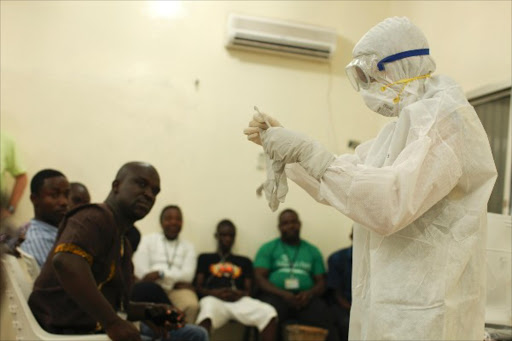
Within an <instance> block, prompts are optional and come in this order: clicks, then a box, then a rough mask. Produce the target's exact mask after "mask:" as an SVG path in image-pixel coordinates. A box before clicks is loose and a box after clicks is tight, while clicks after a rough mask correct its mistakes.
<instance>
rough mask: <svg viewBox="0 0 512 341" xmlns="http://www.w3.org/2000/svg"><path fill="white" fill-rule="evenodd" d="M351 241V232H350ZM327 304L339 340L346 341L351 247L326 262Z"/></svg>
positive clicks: (350, 283)
mask: <svg viewBox="0 0 512 341" xmlns="http://www.w3.org/2000/svg"><path fill="white" fill-rule="evenodd" d="M350 240H352V232H350ZM327 264H328V271H327V293H326V298H327V304H329V308H330V309H331V314H332V315H333V316H334V323H335V326H336V328H338V335H339V336H340V340H341V341H344V340H348V326H349V321H350V307H351V304H352V245H351V246H350V247H347V248H345V249H341V250H338V251H336V252H334V253H333V254H331V255H330V256H329V258H328V261H327Z"/></svg>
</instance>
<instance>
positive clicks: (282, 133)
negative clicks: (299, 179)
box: [261, 127, 334, 180]
mask: <svg viewBox="0 0 512 341" xmlns="http://www.w3.org/2000/svg"><path fill="white" fill-rule="evenodd" d="M261 140H262V143H263V150H264V151H265V153H267V155H268V156H269V157H270V159H272V160H273V161H274V164H275V165H274V169H275V168H276V167H277V168H280V167H282V168H283V169H284V164H287V163H295V162H298V163H299V164H300V165H301V166H302V167H303V168H304V169H305V170H306V172H308V174H309V175H311V176H312V177H314V178H315V179H317V180H320V179H321V178H322V176H323V175H324V173H325V170H326V169H327V167H328V166H329V165H330V164H331V163H332V162H333V161H334V156H333V155H332V154H331V153H330V152H329V151H328V150H327V149H325V147H324V146H322V145H321V144H320V143H318V142H317V141H315V140H313V139H311V138H309V137H307V136H305V135H303V134H301V133H298V132H295V131H292V130H289V129H286V128H273V127H272V128H268V129H267V130H264V131H262V132H261ZM276 161H279V162H278V163H276Z"/></svg>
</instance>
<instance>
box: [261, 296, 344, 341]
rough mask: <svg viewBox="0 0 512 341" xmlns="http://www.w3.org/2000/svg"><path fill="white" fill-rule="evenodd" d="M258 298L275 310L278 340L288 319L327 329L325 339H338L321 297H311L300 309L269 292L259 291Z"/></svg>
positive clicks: (329, 340) (328, 340) (335, 340)
mask: <svg viewBox="0 0 512 341" xmlns="http://www.w3.org/2000/svg"><path fill="white" fill-rule="evenodd" d="M258 299H260V300H261V301H263V302H267V303H268V304H270V305H272V306H273V307H274V308H275V309H276V311H277V316H278V319H279V327H278V328H277V329H278V340H283V339H284V338H283V336H282V335H281V331H282V329H283V326H284V325H286V324H288V323H289V322H290V320H292V321H296V322H297V323H299V324H304V325H308V326H314V327H320V328H324V329H327V330H328V331H329V334H328V336H327V339H326V340H327V341H338V340H339V337H338V332H337V330H336V328H335V327H334V323H333V322H334V321H333V320H332V316H331V314H329V307H328V306H327V304H326V303H325V301H324V300H323V299H322V298H320V297H313V298H312V299H311V301H310V302H309V304H308V305H307V306H305V307H304V308H302V309H295V308H293V307H290V306H289V305H288V304H287V303H286V301H285V300H284V299H282V298H281V297H279V296H277V295H273V294H269V293H260V295H259V296H258Z"/></svg>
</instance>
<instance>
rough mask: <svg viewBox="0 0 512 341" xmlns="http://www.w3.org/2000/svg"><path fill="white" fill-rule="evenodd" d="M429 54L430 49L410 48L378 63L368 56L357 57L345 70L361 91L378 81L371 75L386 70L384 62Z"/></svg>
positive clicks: (351, 81) (353, 83) (356, 87)
mask: <svg viewBox="0 0 512 341" xmlns="http://www.w3.org/2000/svg"><path fill="white" fill-rule="evenodd" d="M428 54H429V49H418V50H409V51H404V52H400V53H397V54H394V55H391V56H388V57H386V58H383V59H381V60H380V61H379V62H377V63H375V60H373V62H372V61H371V60H370V59H368V58H356V59H354V60H352V61H351V62H350V63H349V64H348V65H347V66H346V67H345V72H346V73H347V77H348V79H349V81H350V84H352V86H353V87H354V89H355V90H356V91H359V90H360V89H365V90H366V89H368V88H369V87H370V84H371V83H372V82H375V81H376V78H373V77H372V76H370V75H376V74H378V71H384V64H386V63H391V62H394V61H397V60H400V59H404V58H408V57H414V56H423V55H428ZM364 57H369V56H364Z"/></svg>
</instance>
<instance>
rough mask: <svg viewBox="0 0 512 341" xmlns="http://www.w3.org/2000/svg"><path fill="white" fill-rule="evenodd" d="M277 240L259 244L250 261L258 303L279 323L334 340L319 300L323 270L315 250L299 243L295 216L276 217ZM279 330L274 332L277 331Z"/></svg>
mask: <svg viewBox="0 0 512 341" xmlns="http://www.w3.org/2000/svg"><path fill="white" fill-rule="evenodd" d="M278 228H279V231H280V233H281V237H280V238H276V239H274V240H272V241H270V242H268V243H265V244H263V246H261V247H260V249H259V250H258V253H257V255H256V259H255V261H254V275H255V280H256V283H257V284H258V287H259V289H260V290H261V293H260V295H259V297H258V298H259V299H260V300H262V301H264V302H267V303H269V304H271V305H272V306H273V307H274V308H275V309H276V310H277V314H278V319H279V323H280V324H282V323H286V321H287V320H289V319H294V320H296V321H297V322H298V323H300V324H305V325H312V326H316V327H321V328H325V329H327V330H329V335H328V336H327V340H329V341H330V340H337V339H338V336H337V334H336V332H335V330H334V329H333V328H332V326H333V324H332V321H331V318H330V316H329V314H328V312H327V311H328V308H327V305H326V304H325V302H324V301H323V300H322V299H321V296H322V294H323V293H324V291H325V266H324V261H323V257H322V254H321V253H320V251H319V250H318V248H317V247H316V246H314V245H312V244H310V243H308V242H307V241H305V240H301V239H300V228H301V222H300V220H299V216H298V214H297V212H295V211H294V210H291V209H286V210H284V211H282V212H281V213H280V214H279V225H278ZM281 329H282V328H281V326H280V328H278V330H279V331H281Z"/></svg>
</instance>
